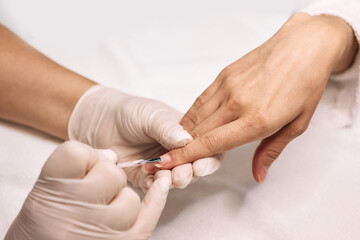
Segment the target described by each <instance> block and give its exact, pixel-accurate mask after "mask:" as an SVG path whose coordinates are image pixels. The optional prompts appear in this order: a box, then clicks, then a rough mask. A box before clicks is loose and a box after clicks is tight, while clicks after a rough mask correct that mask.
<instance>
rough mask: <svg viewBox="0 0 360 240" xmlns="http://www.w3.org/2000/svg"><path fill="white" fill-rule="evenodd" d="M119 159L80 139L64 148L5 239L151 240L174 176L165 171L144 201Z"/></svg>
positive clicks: (55, 155) (53, 157) (52, 158)
mask: <svg viewBox="0 0 360 240" xmlns="http://www.w3.org/2000/svg"><path fill="white" fill-rule="evenodd" d="M115 161H116V155H115V153H114V152H113V151H111V150H96V149H93V148H91V147H90V146H87V145H85V144H82V143H79V142H76V141H69V142H66V143H64V144H62V145H60V147H58V148H57V149H56V150H55V151H54V153H53V154H52V155H51V156H50V157H49V159H48V161H47V162H46V163H45V165H44V167H43V169H42V171H41V174H40V176H39V179H38V180H37V182H36V183H35V186H34V188H33V189H32V190H31V192H30V193H29V195H28V197H27V199H26V200H25V203H24V205H23V207H22V209H21V211H20V213H19V214H18V216H17V217H16V219H15V220H14V222H13V223H12V225H11V227H10V229H9V231H8V233H7V235H6V237H5V239H6V240H10V239H64V240H65V239H148V238H149V237H150V236H151V233H152V231H153V229H154V228H155V225H156V224H157V222H158V219H159V217H160V214H161V212H162V210H163V208H164V205H165V202H166V197H167V193H168V190H169V187H170V176H166V174H163V172H164V171H159V172H158V173H157V175H159V176H156V177H155V178H156V179H155V181H154V183H153V184H152V185H151V187H150V189H149V190H148V191H147V194H146V195H145V198H144V200H143V202H142V203H141V202H140V200H139V197H138V195H137V194H136V193H135V192H134V191H133V190H132V189H130V188H128V187H126V183H127V181H126V176H125V173H124V172H123V171H122V170H121V169H120V168H119V167H117V166H116V165H115V164H114V162H115ZM160 175H161V176H160Z"/></svg>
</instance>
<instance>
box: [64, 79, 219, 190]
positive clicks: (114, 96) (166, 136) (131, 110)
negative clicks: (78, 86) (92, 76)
mask: <svg viewBox="0 0 360 240" xmlns="http://www.w3.org/2000/svg"><path fill="white" fill-rule="evenodd" d="M182 116H183V114H182V113H180V112H179V111H177V110H175V109H173V108H171V107H170V106H168V105H166V104H164V103H161V102H159V101H155V100H152V99H147V98H142V97H135V96H131V95H128V94H125V93H123V92H120V91H117V90H114V89H111V88H107V87H104V86H100V85H96V86H94V87H92V88H90V89H89V90H88V91H86V92H85V93H84V94H83V96H82V97H81V98H80V100H79V101H78V103H77V104H76V106H75V108H74V111H73V113H72V114H71V117H70V120H69V124H68V135H69V138H70V139H75V140H78V141H81V142H84V143H87V144H89V145H91V146H93V147H95V148H110V149H112V150H113V151H115V152H116V154H117V155H118V161H121V162H124V161H131V160H136V159H148V158H152V157H157V156H159V155H160V154H162V153H165V152H166V151H167V150H171V149H174V148H179V147H183V146H185V145H186V144H187V143H188V142H190V141H191V140H192V137H191V135H190V134H188V133H187V132H186V131H185V130H184V129H183V128H182V126H181V125H180V124H179V122H180V120H181V118H182ZM164 148H165V149H164ZM220 164H221V160H220V156H216V157H210V158H204V159H200V160H197V161H195V162H193V163H187V164H184V165H181V166H177V167H175V168H173V169H172V171H171V176H172V185H173V186H175V187H178V188H184V187H186V186H187V185H188V184H189V183H190V182H192V181H193V180H194V178H196V177H200V176H205V175H209V174H211V173H213V172H214V171H216V170H217V169H218V168H219V167H220ZM142 169H143V171H141V167H135V168H125V169H124V171H125V172H126V174H127V177H128V180H129V181H130V182H131V183H132V184H133V185H134V186H136V187H141V188H142V189H143V190H144V191H146V190H147V188H148V187H149V186H150V185H151V184H152V182H153V176H152V175H149V174H148V173H146V170H145V169H144V168H142Z"/></svg>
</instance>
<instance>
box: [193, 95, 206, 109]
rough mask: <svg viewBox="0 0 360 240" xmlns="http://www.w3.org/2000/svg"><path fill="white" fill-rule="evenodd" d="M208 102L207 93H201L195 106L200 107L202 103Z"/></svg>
mask: <svg viewBox="0 0 360 240" xmlns="http://www.w3.org/2000/svg"><path fill="white" fill-rule="evenodd" d="M205 102H206V96H205V94H204V93H203V94H201V95H200V96H199V97H197V98H196V100H195V103H194V106H195V107H200V106H201V105H203V104H204V103H205Z"/></svg>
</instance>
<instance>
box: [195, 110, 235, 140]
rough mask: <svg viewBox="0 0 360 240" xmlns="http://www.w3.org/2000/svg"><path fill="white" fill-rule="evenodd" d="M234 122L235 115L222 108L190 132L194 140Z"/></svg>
mask: <svg viewBox="0 0 360 240" xmlns="http://www.w3.org/2000/svg"><path fill="white" fill-rule="evenodd" d="M232 120H233V115H232V114H231V112H230V111H228V110H227V109H226V108H225V107H220V108H219V109H218V110H217V111H216V112H215V113H214V114H213V115H211V116H210V117H208V118H207V119H205V120H204V121H202V122H201V123H200V124H198V125H197V126H195V128H194V129H192V130H191V131H189V133H190V134H191V135H192V136H193V138H198V137H199V136H201V135H203V134H205V133H207V132H209V131H211V130H213V129H215V128H217V127H220V126H222V125H224V124H226V123H229V122H231V121H232Z"/></svg>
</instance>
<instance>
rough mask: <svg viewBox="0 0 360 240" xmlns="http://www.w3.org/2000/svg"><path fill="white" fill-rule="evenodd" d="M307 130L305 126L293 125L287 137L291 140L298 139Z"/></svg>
mask: <svg viewBox="0 0 360 240" xmlns="http://www.w3.org/2000/svg"><path fill="white" fill-rule="evenodd" d="M306 129H307V125H295V126H293V127H291V128H289V136H290V137H292V138H295V137H298V136H300V135H301V134H303V133H304V132H305V131H306Z"/></svg>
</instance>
